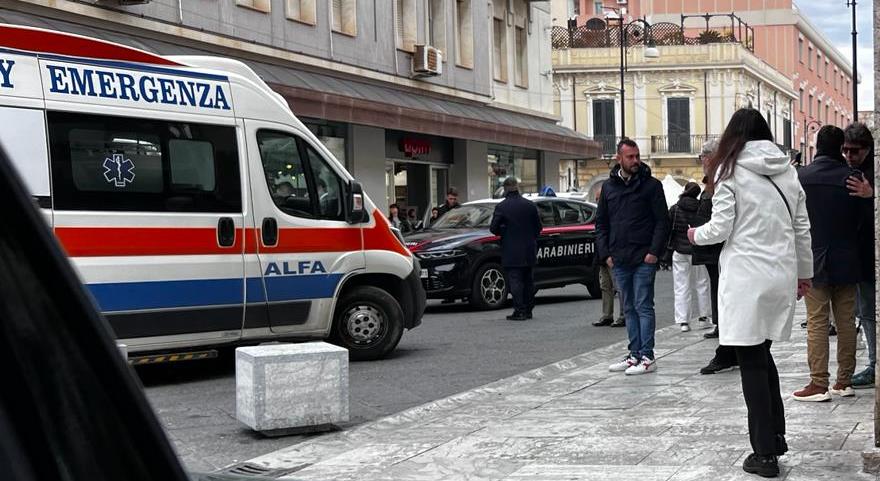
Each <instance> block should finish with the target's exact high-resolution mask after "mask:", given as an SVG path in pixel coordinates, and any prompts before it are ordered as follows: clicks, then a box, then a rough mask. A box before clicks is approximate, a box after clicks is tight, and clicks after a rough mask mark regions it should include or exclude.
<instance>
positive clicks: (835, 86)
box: [557, 0, 853, 159]
mask: <svg viewBox="0 0 880 481" xmlns="http://www.w3.org/2000/svg"><path fill="white" fill-rule="evenodd" d="M557 1H565V2H566V8H567V14H568V16H569V17H577V23H578V25H583V24H585V23H586V22H587V20H589V19H591V18H595V17H600V18H601V17H603V15H605V14H607V13H612V12H613V11H615V10H616V11H618V12H619V11H620V9H621V8H625V9H626V14H625V16H626V18H627V20H630V19H636V18H645V19H646V20H647V21H648V22H650V23H652V24H657V23H661V22H670V23H675V24H679V25H680V24H682V15H683V14H684V15H697V16H702V15H705V14H707V13H708V14H717V16H713V17H711V18H709V20H708V22H709V23H708V26H709V28H710V29H711V30H717V31H719V32H722V33H724V31H725V30H726V29H730V28H731V18H730V17H729V16H727V17H726V16H725V15H729V14H731V13H735V14H736V16H737V17H739V18H740V19H742V20H743V21H744V22H745V23H747V24H748V25H749V26H751V27H752V28H753V29H754V51H755V54H756V55H757V56H758V57H759V58H761V59H763V60H764V61H765V62H767V63H768V64H770V65H771V66H772V67H774V68H775V69H776V70H778V71H779V72H782V73H783V74H785V75H786V76H788V77H789V78H791V81H792V86H793V87H794V89H795V90H796V91H798V92H799V93H800V97H799V99H798V100H797V101H796V104H795V105H792V106H791V107H790V109H791V111H792V112H793V113H794V120H795V122H794V125H793V127H792V129H791V135H792V140H791V145H792V146H793V147H795V148H798V147H799V150H801V151H802V152H805V155H806V158H807V159H812V157H813V152H814V146H815V140H814V137H815V133H816V131H817V130H818V126H819V125H824V124H833V125H837V126H840V127H844V126H846V125H847V124H848V123H850V122H852V121H853V111H852V89H853V80H852V67H851V65H850V63H849V62H848V61H847V60H846V59H845V58H844V57H843V56H842V55H841V54H840V53H839V52H838V51H837V49H836V48H834V46H833V45H832V44H831V42H830V41H829V40H828V39H827V38H825V36H824V35H823V34H822V32H821V31H819V30H818V29H817V28H816V27H815V26H814V25H813V24H812V23H811V22H810V21H809V20H808V19H807V18H806V17H804V16H803V15H802V14H801V12H800V10H799V9H798V8H797V5H795V4H794V2H793V1H792V0H557ZM840 8H841V9H844V8H845V6H844V5H843V2H841V7H840ZM557 23H558V24H561V23H563V22H559V21H557ZM706 26H707V23H706V19H705V18H702V17H693V18H687V19H685V20H684V27H685V29H686V30H689V31H690V32H691V34H695V33H696V32H699V31H704V30H706ZM733 28H734V29H735V28H736V25H735V24H734V26H733ZM763 100H766V101H768V102H769V101H771V99H758V105H754V107H756V108H758V109H759V110H761V107H762V105H761V104H762V101H763ZM805 126H806V127H807V128H808V130H807V133H808V134H809V135H807V136H805V135H804V133H805V130H804V128H805ZM805 137H806V138H807V142H806V145H804V139H805ZM780 143H782V142H780Z"/></svg>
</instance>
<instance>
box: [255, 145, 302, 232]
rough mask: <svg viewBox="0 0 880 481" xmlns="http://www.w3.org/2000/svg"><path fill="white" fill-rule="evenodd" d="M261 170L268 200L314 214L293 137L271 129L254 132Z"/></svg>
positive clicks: (295, 212) (294, 212)
mask: <svg viewBox="0 0 880 481" xmlns="http://www.w3.org/2000/svg"><path fill="white" fill-rule="evenodd" d="M257 145H258V146H259V148H260V157H261V158H262V161H263V173H264V174H265V177H266V184H267V185H268V187H269V194H270V195H271V196H272V201H273V202H274V203H275V205H276V206H278V208H279V209H281V211H282V212H284V213H285V214H288V215H292V216H296V217H310V218H313V217H315V214H314V209H313V208H312V202H311V197H310V195H309V187H308V184H307V183H306V172H305V168H304V164H303V161H302V157H301V156H300V153H299V145H298V142H297V138H296V137H295V136H293V135H290V134H286V133H283V132H275V131H271V130H261V131H259V132H257Z"/></svg>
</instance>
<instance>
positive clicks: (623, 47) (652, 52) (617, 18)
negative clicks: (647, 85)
mask: <svg viewBox="0 0 880 481" xmlns="http://www.w3.org/2000/svg"><path fill="white" fill-rule="evenodd" d="M603 8H606V9H608V10H611V12H609V13H606V14H605V21H606V23H607V24H608V26H609V27H617V28H618V29H619V31H620V137H621V138H623V137H626V84H625V77H624V74H625V72H626V53H627V47H628V45H627V44H626V31H627V28H629V27H631V26H632V25H633V24H634V23H636V22H639V23H641V24H642V25H643V26H644V29H645V38H646V40H645V52H644V55H645V58H646V59H657V58H660V50H658V49H657V47H656V46H655V45H654V39H653V38H652V37H651V24H650V23H648V21H647V20H645V19H643V18H638V19H636V20H633V21H632V22H630V24H629V25H626V24H625V23H624V18H623V16H624V15H626V8H625V7H624V8H621V9H620V10H619V11H618V10H617V9H616V8H614V7H603Z"/></svg>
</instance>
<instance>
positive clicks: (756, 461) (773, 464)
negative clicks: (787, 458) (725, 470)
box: [743, 453, 779, 478]
mask: <svg viewBox="0 0 880 481" xmlns="http://www.w3.org/2000/svg"><path fill="white" fill-rule="evenodd" d="M743 471H745V472H747V473H749V474H757V475H758V476H761V477H763V478H775V477H777V476H779V461H778V460H777V459H776V456H762V455H760V454H755V453H752V454H749V456H748V457H747V458H746V460H745V461H743Z"/></svg>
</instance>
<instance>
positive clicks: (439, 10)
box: [428, 0, 446, 59]
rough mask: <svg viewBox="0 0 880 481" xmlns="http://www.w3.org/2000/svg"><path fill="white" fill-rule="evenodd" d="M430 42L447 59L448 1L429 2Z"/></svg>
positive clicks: (433, 0) (434, 0)
mask: <svg viewBox="0 0 880 481" xmlns="http://www.w3.org/2000/svg"><path fill="white" fill-rule="evenodd" d="M428 42H429V43H430V44H431V45H432V46H434V47H436V48H439V49H440V50H441V51H442V52H443V58H444V59H445V58H446V0H428Z"/></svg>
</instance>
